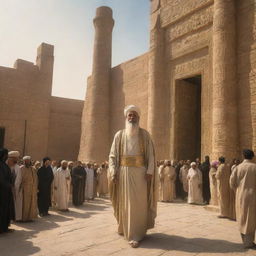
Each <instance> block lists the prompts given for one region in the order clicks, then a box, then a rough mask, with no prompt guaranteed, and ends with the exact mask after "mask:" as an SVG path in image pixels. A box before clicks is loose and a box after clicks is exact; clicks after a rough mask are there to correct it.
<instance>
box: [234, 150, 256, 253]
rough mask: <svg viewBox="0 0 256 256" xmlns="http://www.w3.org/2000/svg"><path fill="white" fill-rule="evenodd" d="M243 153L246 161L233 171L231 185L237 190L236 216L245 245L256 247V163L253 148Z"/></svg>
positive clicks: (246, 246)
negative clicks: (255, 241)
mask: <svg viewBox="0 0 256 256" xmlns="http://www.w3.org/2000/svg"><path fill="white" fill-rule="evenodd" d="M243 155H244V161H243V162H242V163H241V164H239V165H238V166H237V167H236V168H235V169H234V170H233V171H232V174H231V177H230V186H231V188H232V189H234V191H236V218H237V222H238V225H239V231H240V233H241V236H242V241H243V244H244V247H245V248H254V249H256V245H255V243H254V240H255V231H256V164H255V163H253V162H252V159H253V157H254V152H253V151H252V150H250V149H245V150H243Z"/></svg>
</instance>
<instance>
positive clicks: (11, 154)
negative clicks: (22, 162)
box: [8, 151, 20, 158]
mask: <svg viewBox="0 0 256 256" xmlns="http://www.w3.org/2000/svg"><path fill="white" fill-rule="evenodd" d="M8 157H15V158H19V157H20V152H19V151H10V152H9V153H8Z"/></svg>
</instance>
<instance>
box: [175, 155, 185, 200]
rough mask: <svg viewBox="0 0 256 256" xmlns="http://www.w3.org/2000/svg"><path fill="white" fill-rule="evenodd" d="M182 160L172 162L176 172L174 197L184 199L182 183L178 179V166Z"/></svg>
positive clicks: (181, 163) (181, 164)
mask: <svg viewBox="0 0 256 256" xmlns="http://www.w3.org/2000/svg"><path fill="white" fill-rule="evenodd" d="M183 162H184V161H183V160H181V161H179V162H178V163H177V164H174V166H173V167H174V168H175V172H176V180H175V188H176V198H181V199H184V197H185V193H184V191H183V185H182V183H181V181H180V178H179V176H180V168H181V167H182V166H183Z"/></svg>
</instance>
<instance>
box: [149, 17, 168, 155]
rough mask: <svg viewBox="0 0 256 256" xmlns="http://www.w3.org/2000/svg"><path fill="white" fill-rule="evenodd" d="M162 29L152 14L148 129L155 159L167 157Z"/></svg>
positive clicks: (166, 116)
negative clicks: (154, 151)
mask: <svg viewBox="0 0 256 256" xmlns="http://www.w3.org/2000/svg"><path fill="white" fill-rule="evenodd" d="M164 35H165V33H164V30H163V29H162V28H161V24H160V16H159V14H157V15H152V24H151V38H150V51H149V80H148V123H147V126H148V131H149V132H150V134H151V136H152V139H153V142H154V145H155V149H156V158H157V159H166V158H167V159H169V158H168V157H169V141H170V139H169V129H168V128H169V125H168V124H169V118H168V111H169V109H168V104H167V103H168V95H169V92H168V88H167V86H166V85H167V82H166V76H165V70H166V68H167V66H166V65H165V57H164V56H165V47H164Z"/></svg>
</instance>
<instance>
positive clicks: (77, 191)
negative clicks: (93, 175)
mask: <svg viewBox="0 0 256 256" xmlns="http://www.w3.org/2000/svg"><path fill="white" fill-rule="evenodd" d="M71 177H72V186H73V196H72V200H73V205H75V206H79V205H82V204H83V202H84V201H85V196H84V193H85V191H84V190H85V180H86V171H85V169H84V167H83V166H82V163H81V162H80V161H78V162H77V165H76V167H74V168H73V169H72V171H71Z"/></svg>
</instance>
